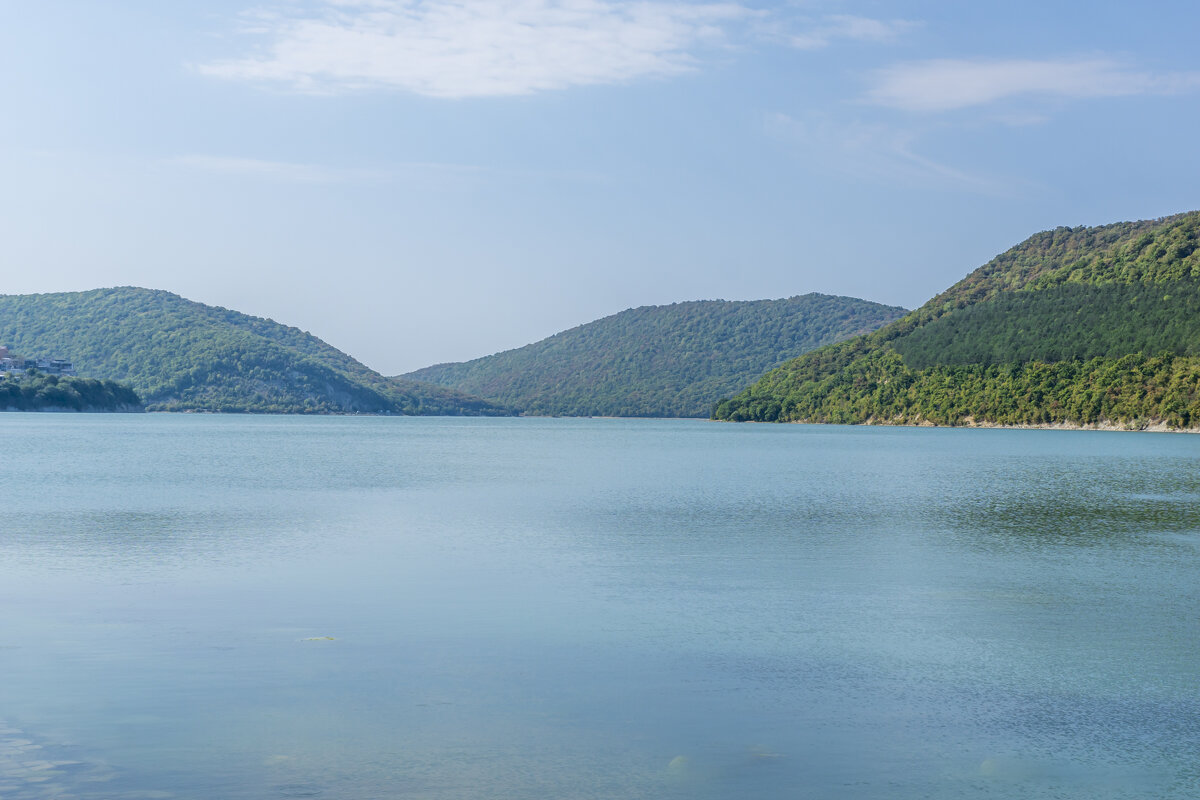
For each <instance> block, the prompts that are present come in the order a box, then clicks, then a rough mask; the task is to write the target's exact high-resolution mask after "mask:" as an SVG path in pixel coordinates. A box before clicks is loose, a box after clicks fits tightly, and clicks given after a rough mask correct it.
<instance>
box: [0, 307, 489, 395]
mask: <svg viewBox="0 0 1200 800" xmlns="http://www.w3.org/2000/svg"><path fill="white" fill-rule="evenodd" d="M0 344H6V345H9V346H10V347H12V348H13V350H15V351H16V352H22V353H41V354H46V355H53V356H55V357H59V358H64V359H67V360H69V361H72V362H74V365H75V369H76V371H77V372H78V373H79V374H80V375H84V376H88V377H92V378H107V379H111V380H118V381H122V382H125V383H128V384H129V385H131V386H132V387H133V388H134V389H135V390H136V391H137V392H138V394H140V395H141V397H142V399H143V400H144V401H145V403H146V407H147V409H148V410H151V411H189V410H196V411H226V412H240V411H252V412H278V413H335V412H355V411H359V412H371V413H377V412H386V413H397V414H497V413H505V412H504V410H503V409H501V408H499V407H498V406H496V405H495V404H493V403H489V402H486V401H483V400H480V399H478V398H473V397H467V396H465V395H463V394H461V393H458V392H454V391H452V390H448V389H445V388H443V387H439V386H433V385H429V384H420V383H415V382H412V381H396V380H391V379H388V378H385V377H383V376H382V375H379V374H378V373H376V372H374V371H372V370H370V369H368V368H367V367H365V366H363V365H362V364H360V363H359V362H357V361H355V360H354V359H353V358H351V357H350V356H348V355H346V354H345V353H343V352H341V351H340V350H337V349H335V348H333V347H331V346H329V345H328V344H326V343H325V342H323V341H321V340H320V339H318V338H316V337H315V336H313V335H311V334H309V333H305V332H303V331H301V330H298V329H296V328H290V327H287V326H286V325H280V324H279V323H277V322H273V321H271V320H269V319H261V318H259V317H250V316H247V315H245V314H240V313H238V312H236V311H230V310H228V309H224V308H216V307H213V306H206V305H203V304H201V303H194V302H192V301H190V300H185V299H184V298H182V297H179V296H178V295H174V294H171V293H169V292H163V291H155V290H150V289H138V288H132V287H122V288H117V289H96V290H94V291H88V292H70V293H62V294H36V295H4V296H0Z"/></svg>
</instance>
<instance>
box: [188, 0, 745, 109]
mask: <svg viewBox="0 0 1200 800" xmlns="http://www.w3.org/2000/svg"><path fill="white" fill-rule="evenodd" d="M758 14H759V12H755V11H753V10H751V9H748V8H746V7H744V6H741V5H739V4H736V3H701V4H691V3H678V2H629V1H627V0H622V1H621V2H601V1H600V0H472V2H470V3H463V2H452V1H451V0H321V1H320V2H318V3H317V4H316V7H315V8H314V9H313V10H312V11H311V12H310V13H308V14H307V15H304V16H299V17H295V16H293V17H289V16H285V15H280V14H272V13H256V14H254V15H253V16H252V18H251V21H250V23H249V26H248V28H247V32H249V33H251V34H253V35H255V36H259V37H265V38H266V39H267V42H266V43H265V45H264V46H263V47H262V48H261V50H260V52H259V53H258V54H256V55H254V56H251V57H247V58H238V59H232V60H226V61H219V62H215V63H210V64H204V65H200V66H199V67H197V69H198V70H199V71H200V72H201V73H202V74H205V75H210V76H214V77H219V78H228V79H237V80H248V81H255V82H265V83H276V84H282V85H284V86H287V87H289V88H291V89H294V90H297V91H301V92H311V93H334V92H341V91H347V90H361V89H379V88H385V89H395V90H402V91H408V92H412V93H415V94H419V95H425V96H430V97H444V98H464V97H487V96H511V95H523V94H530V93H534V92H539V91H547V90H555V89H564V88H568V87H571V86H586V85H600V84H612V83H624V82H627V81H630V80H634V79H637V78H656V77H659V78H661V77H669V76H673V75H678V74H681V73H684V72H688V71H690V70H692V69H694V68H695V67H696V64H697V63H698V59H697V56H696V51H698V50H700V49H701V48H703V47H712V46H721V45H723V43H724V42H725V37H726V27H727V26H729V25H731V24H734V23H737V22H739V21H742V20H748V19H751V18H753V17H755V16H757V15H758Z"/></svg>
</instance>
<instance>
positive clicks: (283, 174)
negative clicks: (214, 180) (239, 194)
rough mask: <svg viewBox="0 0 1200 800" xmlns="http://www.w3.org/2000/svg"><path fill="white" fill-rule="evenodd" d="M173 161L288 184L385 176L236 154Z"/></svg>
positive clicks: (192, 157)
mask: <svg viewBox="0 0 1200 800" xmlns="http://www.w3.org/2000/svg"><path fill="white" fill-rule="evenodd" d="M170 161H171V163H174V164H177V165H179V166H183V167H189V168H191V169H197V170H201V171H204V172H218V173H223V174H226V175H241V176H246V177H252V178H265V179H268V180H272V181H282V182H287V183H348V182H355V183H357V182H363V181H377V180H381V179H383V178H384V177H386V176H384V175H382V174H381V173H379V172H376V171H372V170H365V169H353V168H338V167H327V166H321V165H317V164H296V163H292V162H287V161H267V160H263V159H258V158H237V157H233V156H213V155H186V156H179V157H178V158H173V159H170Z"/></svg>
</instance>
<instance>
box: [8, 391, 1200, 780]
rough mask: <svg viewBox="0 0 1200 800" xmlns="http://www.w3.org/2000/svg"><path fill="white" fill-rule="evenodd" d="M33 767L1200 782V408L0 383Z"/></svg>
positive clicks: (77, 775) (160, 772)
mask: <svg viewBox="0 0 1200 800" xmlns="http://www.w3.org/2000/svg"><path fill="white" fill-rule="evenodd" d="M0 442H3V453H2V454H0V486H2V487H3V496H4V498H5V499H4V512H3V517H2V518H0V604H2V605H0V608H3V609H4V613H3V615H0V670H2V672H0V675H2V677H3V680H0V797H3V798H5V800H12V799H13V798H50V797H72V798H80V799H81V800H86V799H91V798H136V797H141V798H149V797H162V798H189V799H191V798H194V799H195V800H202V799H203V800H206V799H207V798H214V797H222V798H276V797H280V798H282V797H327V798H346V799H347V800H359V799H361V798H398V797H414V798H431V799H435V800H441V799H442V798H513V800H517V799H521V800H524V799H526V798H530V799H532V798H547V797H554V798H669V799H672V800H673V799H674V798H700V799H701V800H704V799H707V798H714V799H715V798H731V799H732V798H842V797H845V798H943V797H944V798H957V797H963V796H983V797H999V798H1009V797H1011V798H1030V797H1035V798H1036V797H1046V798H1051V797H1053V798H1126V797H1127V798H1142V797H1161V798H1192V797H1196V796H1198V795H1200V761H1197V759H1196V753H1197V752H1200V667H1198V666H1197V659H1196V654H1197V653H1200V577H1198V576H1200V571H1198V569H1197V567H1198V565H1200V558H1198V556H1200V553H1198V546H1200V437H1192V436H1172V435H1161V434H1158V435H1156V434H1132V433H1097V432H1063V431H1002V430H929V429H887V428H842V427H815V426H739V425H722V424H712V423H704V422H694V421H679V422H675V421H672V422H659V421H621V420H553V419H513V420H468V419H463V420H459V419H407V418H351V417H338V418H331V417H319V418H298V417H241V416H198V415H138V416H97V415H83V416H67V415H37V414H3V415H0Z"/></svg>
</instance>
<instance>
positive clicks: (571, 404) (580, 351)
mask: <svg viewBox="0 0 1200 800" xmlns="http://www.w3.org/2000/svg"><path fill="white" fill-rule="evenodd" d="M904 313H906V312H905V309H903V308H899V307H896V306H884V305H880V304H878V303H872V302H869V301H866V300H860V299H857V298H851V297H834V296H830V295H823V294H816V293H813V294H807V295H801V296H798V297H790V298H787V299H783V300H749V301H727V300H698V301H692V302H685V303H674V304H672V305H668V306H642V307H640V308H633V309H628V310H626V311H622V312H620V313H618V314H614V315H612V316H609V317H605V318H603V319H600V320H596V321H594V322H589V323H587V324H584V325H580V326H577V327H575V328H571V329H570V330H566V331H563V332H561V333H558V334H555V335H554V336H551V337H549V338H546V339H543V340H541V341H539V342H535V343H533V344H529V345H526V346H524V347H521V348H517V349H515V350H508V351H505V352H502V353H497V354H496V355H491V356H486V357H483V358H477V359H474V360H472V361H466V362H461V363H452V364H438V365H435V366H431V367H426V368H424V369H419V370H417V371H415V372H410V373H407V374H406V375H404V376H402V377H403V378H408V379H413V380H422V381H429V382H432V383H437V384H440V385H442V386H447V387H452V388H455V389H458V390H459V391H463V392H467V393H470V394H473V395H478V396H480V397H484V398H487V399H489V400H492V401H494V402H496V403H500V404H502V405H505V406H509V407H512V408H514V409H517V410H520V411H521V412H523V413H525V414H534V415H561V416H614V417H707V416H708V415H709V414H710V413H711V411H712V406H713V403H714V402H716V401H717V400H718V399H719V398H721V397H723V396H727V395H728V394H730V393H732V392H736V391H738V390H740V389H741V388H742V387H744V386H746V385H747V384H749V383H750V382H751V381H753V380H754V379H755V378H757V377H759V376H760V375H762V374H763V372H765V371H766V370H768V369H770V368H772V367H773V366H775V365H777V364H779V363H781V362H782V361H784V360H786V359H788V358H792V357H794V356H796V355H799V354H800V353H804V352H806V351H808V350H812V349H813V348H816V347H820V346H821V345H824V344H828V343H830V342H836V341H839V340H841V339H845V338H848V337H850V336H854V335H856V334H860V333H863V332H866V331H870V330H874V329H875V328H878V327H879V326H880V325H883V324H884V323H886V322H889V321H891V320H893V319H896V318H897V317H899V316H901V315H902V314H904Z"/></svg>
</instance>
